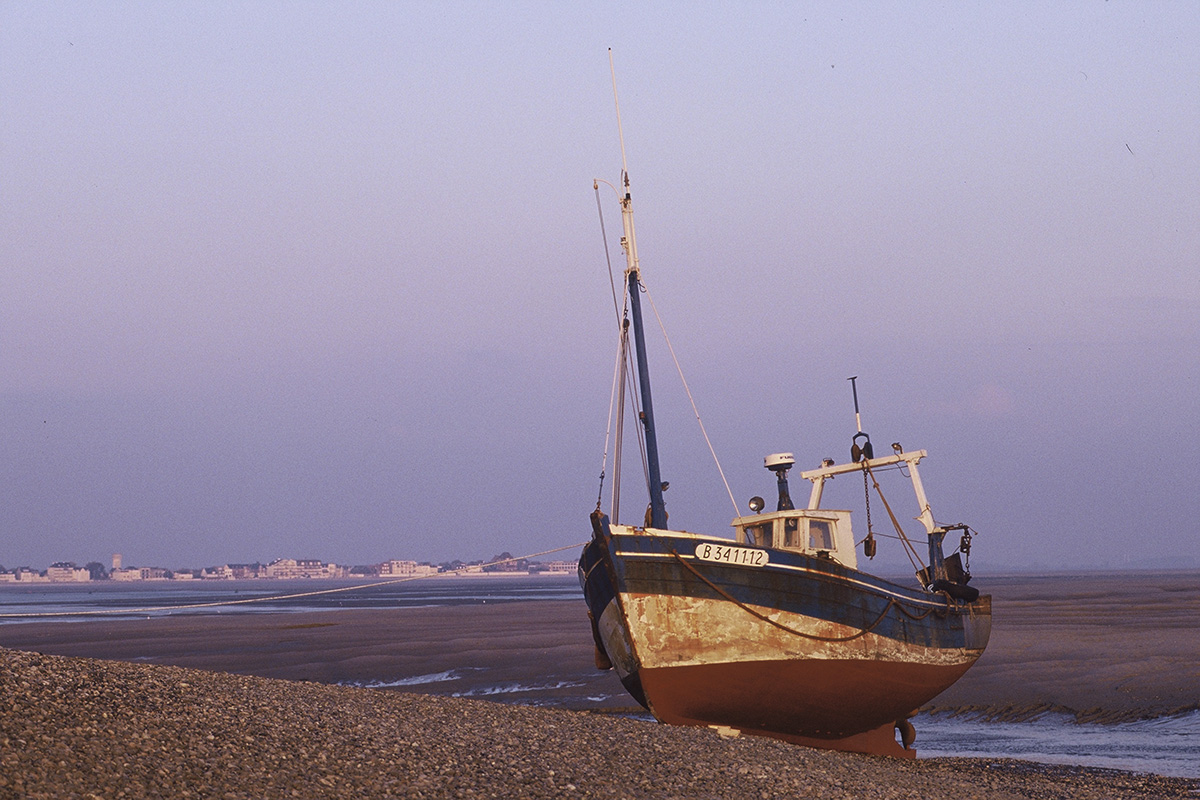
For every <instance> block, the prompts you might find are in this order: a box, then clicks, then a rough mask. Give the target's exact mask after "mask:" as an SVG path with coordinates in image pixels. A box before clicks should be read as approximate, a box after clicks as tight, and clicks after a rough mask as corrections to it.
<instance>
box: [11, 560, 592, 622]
mask: <svg viewBox="0 0 1200 800" xmlns="http://www.w3.org/2000/svg"><path fill="white" fill-rule="evenodd" d="M586 544H587V542H581V543H579V544H569V545H567V546H566V547H556V548H554V549H553V550H543V551H542V552H540V553H530V554H529V555H527V556H514V557H513V558H502V559H500V560H498V561H492V562H490V563H487V564H472V565H471V566H469V567H461V568H459V569H455V570H449V571H447V572H435V573H432V574H429V575H408V576H405V577H403V578H394V579H392V580H387V581H378V582H376V583H361V584H355V585H353V586H339V587H338V588H336V589H317V590H314V591H311V592H296V593H295V594H276V595H267V596H265V597H246V598H242V599H240V600H214V601H212V602H211V603H188V604H186V605H176V606H147V607H145V608H105V609H96V610H92V611H27V612H21V613H13V614H5V613H0V617H4V618H18V617H19V618H23V619H28V618H41V617H94V616H101V615H105V614H145V613H148V612H152V611H184V610H188V609H195V608H217V607H220V606H237V605H245V604H247V603H266V602H269V601H272V600H295V599H298V598H301V597H316V596H318V595H325V594H337V593H339V592H353V591H358V590H359V589H374V588H377V587H379V586H391V585H393V584H397V583H408V582H409V581H419V580H425V579H426V578H441V577H444V576H448V575H461V574H462V573H465V572H471V571H474V570H477V569H483V568H484V567H494V566H496V565H497V564H509V563H512V562H513V561H521V560H522V559H529V558H537V557H538V556H546V555H550V554H551V553H560V552H562V551H563V550H573V549H575V548H576V547H583V546H585V545H586Z"/></svg>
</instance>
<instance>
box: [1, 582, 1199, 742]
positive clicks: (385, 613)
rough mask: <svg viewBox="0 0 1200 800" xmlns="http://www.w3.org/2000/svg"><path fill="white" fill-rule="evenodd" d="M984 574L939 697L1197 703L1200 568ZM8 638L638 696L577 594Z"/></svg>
mask: <svg viewBox="0 0 1200 800" xmlns="http://www.w3.org/2000/svg"><path fill="white" fill-rule="evenodd" d="M977 582H978V583H979V585H980V587H981V588H982V589H983V590H984V591H985V592H987V591H990V592H991V593H992V595H993V598H994V618H993V619H994V625H993V633H992V640H991V644H990V645H989V647H988V650H987V652H986V653H985V654H984V656H983V658H981V659H980V661H979V663H978V664H976V666H975V667H974V668H973V669H972V670H971V671H970V672H968V673H967V675H966V676H965V677H964V678H963V679H962V680H960V681H959V682H958V683H957V684H956V685H955V686H953V687H951V688H950V689H949V690H947V691H946V692H944V693H943V694H942V695H941V696H940V697H938V698H937V699H935V700H934V702H933V703H932V704H931V708H932V709H934V710H955V709H958V710H961V709H973V710H978V711H983V712H985V713H990V714H992V715H994V716H996V717H997V718H1006V719H1020V718H1023V717H1026V716H1030V715H1035V714H1036V713H1038V712H1039V711H1040V710H1045V709H1048V708H1056V709H1059V710H1066V711H1071V712H1076V713H1077V714H1080V715H1081V718H1088V719H1099V720H1108V721H1111V720H1115V719H1127V718H1136V717H1142V716H1155V715H1160V714H1167V713H1171V712H1175V711H1179V710H1181V709H1187V708H1196V707H1200V573H1196V572H1186V573H1129V574H1120V575H1072V576H1055V577H1028V576H1019V577H1005V578H995V579H992V580H990V581H989V580H979V581H977ZM0 645H2V646H4V647H9V648H13V649H18V650H30V651H36V652H40V653H46V654H55V655H67V656H86V657H92V658H102V659H111V660H120V661H142V662H149V663H154V664H172V665H178V666H185V667H193V668H199V669H205V670H213V671H221V672H233V673H242V674H252V675H259V676H264V677H272V678H285V679H290V680H309V681H317V682H322V683H353V684H357V685H394V686H395V687H396V688H401V689H404V690H406V691H418V692H425V693H432V694H450V693H457V694H465V695H468V696H485V697H487V696H493V697H501V698H502V697H503V693H504V691H505V690H506V688H505V687H509V688H513V687H518V688H522V692H521V700H522V702H533V703H537V702H538V701H539V696H541V695H540V694H539V692H541V693H542V694H544V695H545V696H546V697H550V696H553V697H554V698H555V702H562V704H564V705H567V706H569V707H577V708H597V707H628V706H630V705H632V704H633V703H632V700H631V699H630V698H629V697H628V695H626V694H625V693H624V690H623V689H622V688H621V686H620V683H619V682H618V681H617V680H616V678H615V676H614V675H613V674H612V673H611V672H605V673H601V672H598V671H597V670H596V669H595V667H594V665H593V656H592V641H591V633H590V630H589V627H588V622H587V616H586V611H585V609H584V606H583V603H582V601H578V602H575V601H558V600H548V601H533V602H507V603H496V604H486V605H466V606H452V607H439V608H408V609H389V610H353V611H322V612H302V613H287V614H254V613H227V614H211V613H210V614H203V615H199V614H195V615H179V616H170V617H157V618H151V619H137V620H96V621H87V622H47V623H41V622H39V623H22V624H10V625H0ZM439 677H440V678H441V679H440V680H439V679H437V678H439ZM414 678H415V679H421V680H418V681H414V680H413V679H414ZM539 687H544V690H543V689H539ZM563 698H566V700H565V702H563Z"/></svg>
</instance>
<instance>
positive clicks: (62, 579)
mask: <svg viewBox="0 0 1200 800" xmlns="http://www.w3.org/2000/svg"><path fill="white" fill-rule="evenodd" d="M46 579H47V580H49V581H51V582H52V583H84V582H87V581H90V580H91V579H92V573H90V572H88V571H87V570H86V569H84V568H83V567H77V566H75V563H74V562H72V561H59V562H58V563H56V564H51V565H50V566H49V568H47V569H46Z"/></svg>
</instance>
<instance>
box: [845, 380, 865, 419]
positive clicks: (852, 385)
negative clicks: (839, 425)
mask: <svg viewBox="0 0 1200 800" xmlns="http://www.w3.org/2000/svg"><path fill="white" fill-rule="evenodd" d="M846 380H848V381H850V390H851V391H852V392H854V424H855V425H857V426H858V432H859V433H862V432H863V429H862V415H861V414H859V413H858V376H857V375H854V376H853V377H850V378H846Z"/></svg>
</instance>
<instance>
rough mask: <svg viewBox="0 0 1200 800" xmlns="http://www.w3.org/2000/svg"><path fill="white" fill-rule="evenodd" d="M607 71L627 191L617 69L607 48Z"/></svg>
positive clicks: (622, 176) (626, 167) (623, 131)
mask: <svg viewBox="0 0 1200 800" xmlns="http://www.w3.org/2000/svg"><path fill="white" fill-rule="evenodd" d="M608 71H609V72H610V73H611V74H612V85H613V103H614V104H615V105H616V107H617V136H618V138H620V140H621V178H622V179H623V181H622V182H623V183H624V184H625V189H626V191H628V190H629V163H628V162H627V161H626V160H625V129H624V128H622V127H621V101H620V99H619V98H618V97H617V68H616V67H615V66H614V65H613V52H612V48H611V47H610V48H608Z"/></svg>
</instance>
